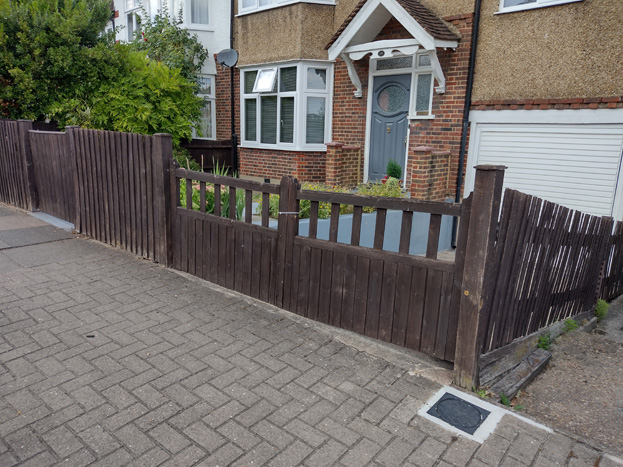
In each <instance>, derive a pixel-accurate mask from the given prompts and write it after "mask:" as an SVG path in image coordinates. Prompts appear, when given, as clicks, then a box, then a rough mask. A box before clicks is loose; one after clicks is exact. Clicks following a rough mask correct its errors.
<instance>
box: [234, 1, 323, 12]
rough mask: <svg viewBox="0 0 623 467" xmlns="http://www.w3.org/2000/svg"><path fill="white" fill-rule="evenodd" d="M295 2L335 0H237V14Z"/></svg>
mask: <svg viewBox="0 0 623 467" xmlns="http://www.w3.org/2000/svg"><path fill="white" fill-rule="evenodd" d="M295 3H317V4H323V5H335V0H238V12H239V13H238V14H239V15H244V14H247V13H254V12H256V11H262V10H268V9H270V8H277V7H280V6H285V5H292V4H295Z"/></svg>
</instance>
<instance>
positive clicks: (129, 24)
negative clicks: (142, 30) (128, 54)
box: [126, 13, 134, 41]
mask: <svg viewBox="0 0 623 467" xmlns="http://www.w3.org/2000/svg"><path fill="white" fill-rule="evenodd" d="M126 19H127V23H126V24H127V26H126V27H127V29H128V41H132V40H134V14H133V13H130V14H129V15H128V16H127V18H126Z"/></svg>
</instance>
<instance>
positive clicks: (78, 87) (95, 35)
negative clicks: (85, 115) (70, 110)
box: [0, 0, 119, 120]
mask: <svg viewBox="0 0 623 467" xmlns="http://www.w3.org/2000/svg"><path fill="white" fill-rule="evenodd" d="M109 18H110V1H108V0H71V1H70V0H0V83H2V85H1V86H0V101H3V102H4V103H5V107H4V116H5V117H9V118H28V119H33V120H42V119H45V118H46V116H47V114H48V110H49V108H50V107H51V106H52V105H53V103H55V102H61V101H64V100H68V99H72V98H74V99H84V98H86V97H87V96H89V95H90V94H91V93H93V92H94V91H95V90H96V89H97V88H98V87H99V83H100V82H101V81H102V80H107V79H112V78H113V77H114V76H115V75H116V74H117V68H118V65H119V59H118V57H117V56H116V54H115V52H114V49H113V48H112V47H111V44H112V43H113V42H114V40H113V39H114V38H113V34H112V33H111V34H105V33H104V29H105V27H106V24H107V23H108V20H109Z"/></svg>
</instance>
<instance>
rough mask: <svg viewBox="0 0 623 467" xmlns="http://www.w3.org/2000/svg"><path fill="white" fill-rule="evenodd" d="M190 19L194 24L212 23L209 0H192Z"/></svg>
mask: <svg viewBox="0 0 623 467" xmlns="http://www.w3.org/2000/svg"><path fill="white" fill-rule="evenodd" d="M190 21H191V23H193V24H210V16H209V15H208V0H190Z"/></svg>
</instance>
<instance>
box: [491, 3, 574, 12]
mask: <svg viewBox="0 0 623 467" xmlns="http://www.w3.org/2000/svg"><path fill="white" fill-rule="evenodd" d="M583 1H584V0H536V1H535V2H532V3H527V4H525V5H515V6H504V3H505V2H506V0H500V9H499V10H498V12H497V13H496V14H501V13H512V12H514V11H524V10H534V9H537V8H547V7H548V6H555V5H564V4H566V3H576V2H583Z"/></svg>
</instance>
